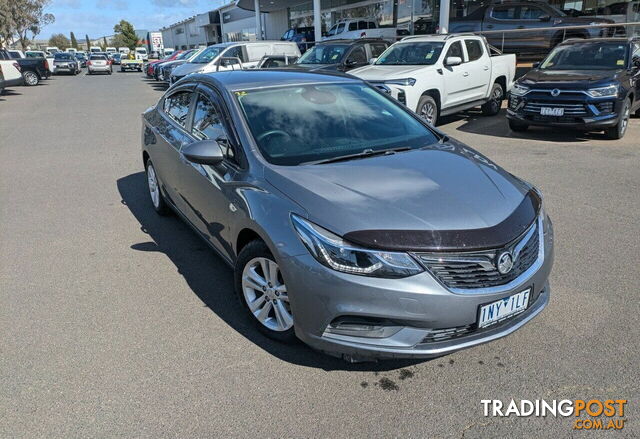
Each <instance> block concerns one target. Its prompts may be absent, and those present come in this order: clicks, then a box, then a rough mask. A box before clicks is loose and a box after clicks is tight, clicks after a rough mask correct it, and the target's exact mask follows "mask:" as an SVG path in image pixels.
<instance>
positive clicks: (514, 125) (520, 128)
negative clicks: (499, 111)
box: [509, 119, 529, 133]
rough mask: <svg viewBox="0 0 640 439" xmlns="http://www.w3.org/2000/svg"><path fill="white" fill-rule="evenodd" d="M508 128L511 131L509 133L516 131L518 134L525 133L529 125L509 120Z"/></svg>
mask: <svg viewBox="0 0 640 439" xmlns="http://www.w3.org/2000/svg"><path fill="white" fill-rule="evenodd" d="M509 128H510V129H511V131H516V132H519V133H520V132H524V131H527V129H529V125H527V124H526V123H522V122H517V121H515V120H511V119H509Z"/></svg>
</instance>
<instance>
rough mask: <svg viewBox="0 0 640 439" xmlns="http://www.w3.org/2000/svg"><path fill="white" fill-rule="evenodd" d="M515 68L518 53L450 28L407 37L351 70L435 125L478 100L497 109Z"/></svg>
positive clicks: (491, 110) (492, 112) (488, 108)
mask: <svg viewBox="0 0 640 439" xmlns="http://www.w3.org/2000/svg"><path fill="white" fill-rule="evenodd" d="M515 71H516V56H515V55H513V54H511V55H502V54H501V53H500V52H499V51H498V50H497V49H495V48H493V47H491V46H489V45H488V44H487V42H486V40H485V39H484V37H481V36H477V35H473V34H469V35H461V34H459V35H453V34H449V35H425V36H412V37H406V38H403V39H402V40H401V41H398V42H397V43H395V44H393V45H391V46H389V48H388V49H387V50H385V51H384V52H383V53H382V54H381V55H380V57H379V58H377V59H375V58H374V59H373V60H371V65H368V66H364V67H360V68H358V69H354V70H352V71H350V72H349V74H351V75H354V76H357V77H358V78H361V79H364V80H366V81H368V82H369V83H371V84H372V85H374V86H376V87H378V88H379V89H381V90H383V91H384V92H386V93H388V94H389V95H391V96H392V97H394V98H395V99H397V100H398V101H400V102H402V103H403V104H405V105H406V106H407V107H409V108H410V109H411V110H414V111H415V112H416V113H417V114H418V115H420V116H421V117H422V118H424V119H425V120H426V121H427V122H429V123H430V124H432V125H435V124H436V123H437V121H438V118H439V117H440V116H445V115H448V114H453V113H457V112H459V111H463V110H467V109H469V108H473V107H477V106H481V107H482V112H483V114H485V115H488V116H489V115H495V114H497V113H498V112H499V111H500V106H501V105H502V100H503V99H504V97H505V95H506V93H507V92H508V91H509V90H511V87H512V85H513V79H514V75H515Z"/></svg>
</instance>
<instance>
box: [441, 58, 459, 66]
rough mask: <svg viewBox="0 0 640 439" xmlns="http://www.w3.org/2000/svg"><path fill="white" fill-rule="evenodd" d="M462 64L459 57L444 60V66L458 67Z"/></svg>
mask: <svg viewBox="0 0 640 439" xmlns="http://www.w3.org/2000/svg"><path fill="white" fill-rule="evenodd" d="M460 64H462V58H460V57H459V56H448V57H447V59H445V60H444V65H445V66H459V65H460Z"/></svg>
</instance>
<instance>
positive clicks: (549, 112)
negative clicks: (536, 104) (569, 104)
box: [540, 107, 564, 116]
mask: <svg viewBox="0 0 640 439" xmlns="http://www.w3.org/2000/svg"><path fill="white" fill-rule="evenodd" d="M540 115H542V116H563V115H564V108H555V107H553V108H552V107H542V108H540Z"/></svg>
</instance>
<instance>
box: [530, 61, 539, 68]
mask: <svg viewBox="0 0 640 439" xmlns="http://www.w3.org/2000/svg"><path fill="white" fill-rule="evenodd" d="M531 67H532V68H534V69H537V68H538V67H540V62H534V63H533V64H531Z"/></svg>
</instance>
